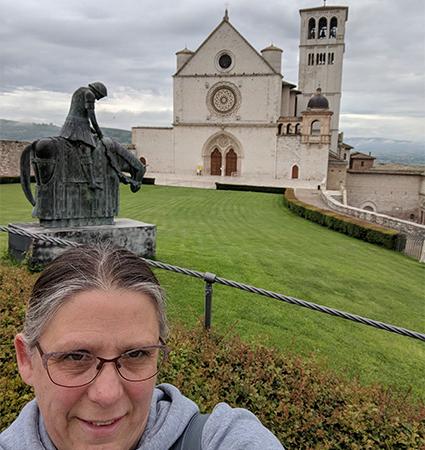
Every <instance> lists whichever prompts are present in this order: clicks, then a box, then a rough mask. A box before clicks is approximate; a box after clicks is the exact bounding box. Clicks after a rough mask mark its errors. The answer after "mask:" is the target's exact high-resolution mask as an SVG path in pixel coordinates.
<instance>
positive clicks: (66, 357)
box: [61, 353, 91, 361]
mask: <svg viewBox="0 0 425 450" xmlns="http://www.w3.org/2000/svg"><path fill="white" fill-rule="evenodd" d="M90 358H91V355H89V354H85V353H64V354H63V355H62V357H61V360H62V361H87V360H88V359H90Z"/></svg>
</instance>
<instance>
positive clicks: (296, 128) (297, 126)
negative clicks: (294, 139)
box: [295, 123, 300, 134]
mask: <svg viewBox="0 0 425 450" xmlns="http://www.w3.org/2000/svg"><path fill="white" fill-rule="evenodd" d="M295 134H300V124H299V123H297V124H296V125H295Z"/></svg>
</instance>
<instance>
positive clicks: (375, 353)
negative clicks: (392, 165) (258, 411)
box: [0, 185, 425, 397]
mask: <svg viewBox="0 0 425 450" xmlns="http://www.w3.org/2000/svg"><path fill="white" fill-rule="evenodd" d="M121 200H122V207H121V214H120V215H121V216H122V217H129V218H133V219H138V220H142V221H145V222H149V223H155V224H156V225H157V227H158V231H157V233H158V236H157V259H158V260H161V261H164V262H167V263H171V264H176V265H180V266H184V267H189V268H193V269H197V270H200V271H209V272H214V273H216V274H218V275H220V276H222V277H225V278H230V279H234V280H237V281H241V282H244V283H248V284H253V285H255V286H258V287H263V288H266V289H270V290H273V291H277V292H281V293H284V294H287V295H291V296H295V297H298V298H302V299H304V300H309V301H313V302H316V303H320V304H323V305H327V306H330V307H333V308H338V309H342V310H345V311H348V312H352V313H355V314H360V315H363V316H367V317H370V318H372V319H376V320H380V321H384V322H388V323H392V324H395V325H399V326H402V327H406V328H410V329H413V330H416V331H421V332H425V277H424V274H425V266H424V265H423V264H422V265H421V264H419V263H418V262H416V261H414V260H412V259H410V258H408V257H406V256H403V255H401V254H398V253H395V252H393V251H389V250H385V249H382V248H380V247H377V246H374V245H372V244H367V243H364V242H362V241H359V240H355V239H352V238H349V237H347V236H344V235H341V234H338V233H336V232H333V231H330V230H328V229H325V228H323V227H321V226H319V225H316V224H313V223H310V222H308V221H306V220H304V219H301V218H299V217H297V216H295V215H294V214H292V213H290V212H289V211H288V210H286V209H285V208H284V207H283V205H282V199H281V196H279V195H272V194H263V193H251V192H230V191H214V190H203V189H192V188H173V187H161V186H144V187H143V189H142V190H141V191H140V192H138V193H137V194H131V193H130V192H129V190H128V188H126V187H125V188H123V189H122V198H121ZM30 210H31V208H30V205H29V204H28V203H26V201H25V199H24V196H23V194H22V193H21V191H20V187H19V186H17V185H1V186H0V211H1V212H0V217H1V219H0V223H1V224H5V223H8V222H12V221H14V222H16V221H29V220H31V214H30ZM0 239H1V240H0V245H1V246H2V249H5V247H6V236H5V233H0ZM157 273H158V275H159V277H160V279H161V281H162V283H163V285H164V286H165V287H166V289H167V292H168V298H169V301H168V307H169V315H170V318H171V320H175V319H178V320H180V321H183V322H185V323H187V324H190V325H193V324H195V323H196V321H197V320H199V317H200V316H201V315H202V311H203V283H202V282H201V281H200V280H196V279H192V278H189V277H184V276H182V275H177V274H171V273H168V272H165V271H161V270H158V271H157ZM213 326H214V327H216V328H219V329H221V330H224V331H229V332H232V333H233V332H236V333H238V334H240V335H241V336H242V337H243V338H244V339H246V340H248V341H253V342H261V343H264V344H266V345H273V346H275V347H278V348H280V349H282V350H284V351H287V350H290V351H293V352H297V353H302V354H304V355H315V356H316V357H318V358H319V359H320V360H321V361H323V362H324V364H326V366H328V367H331V368H335V369H336V370H337V371H338V372H340V373H344V374H346V375H348V376H350V377H358V378H359V379H360V380H361V381H363V382H366V383H371V382H382V383H384V384H386V385H396V386H398V387H402V388H409V387H411V388H412V389H413V391H414V392H415V393H417V394H418V395H419V396H421V397H425V383H424V381H423V378H424V377H423V374H424V373H425V345H424V343H421V342H419V341H416V340H413V339H410V338H406V337H402V336H398V335H395V334H392V333H388V332H385V331H380V330H375V329H372V328H370V327H366V326H363V325H360V324H354V323H352V322H348V321H346V320H342V319H338V318H334V317H330V316H327V315H325V314H321V313H317V312H313V311H310V310H306V309H304V308H300V307H296V306H292V305H287V304H284V303H282V302H279V301H276V300H272V299H267V298H265V297H260V296H257V295H253V294H248V293H243V292H241V291H239V290H236V289H231V288H227V287H224V286H214V298H213Z"/></svg>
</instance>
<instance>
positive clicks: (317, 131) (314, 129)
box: [310, 120, 320, 136]
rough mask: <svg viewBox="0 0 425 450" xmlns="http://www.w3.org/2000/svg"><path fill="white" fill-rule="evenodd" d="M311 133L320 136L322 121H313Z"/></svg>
mask: <svg viewBox="0 0 425 450" xmlns="http://www.w3.org/2000/svg"><path fill="white" fill-rule="evenodd" d="M310 134H311V135H313V136H318V135H319V134H320V121H319V120H315V121H314V122H312V123H311V128H310Z"/></svg>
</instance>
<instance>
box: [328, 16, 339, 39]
mask: <svg viewBox="0 0 425 450" xmlns="http://www.w3.org/2000/svg"><path fill="white" fill-rule="evenodd" d="M337 27H338V20H337V18H336V17H332V19H331V23H330V25H329V37H330V38H336V29H337Z"/></svg>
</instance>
